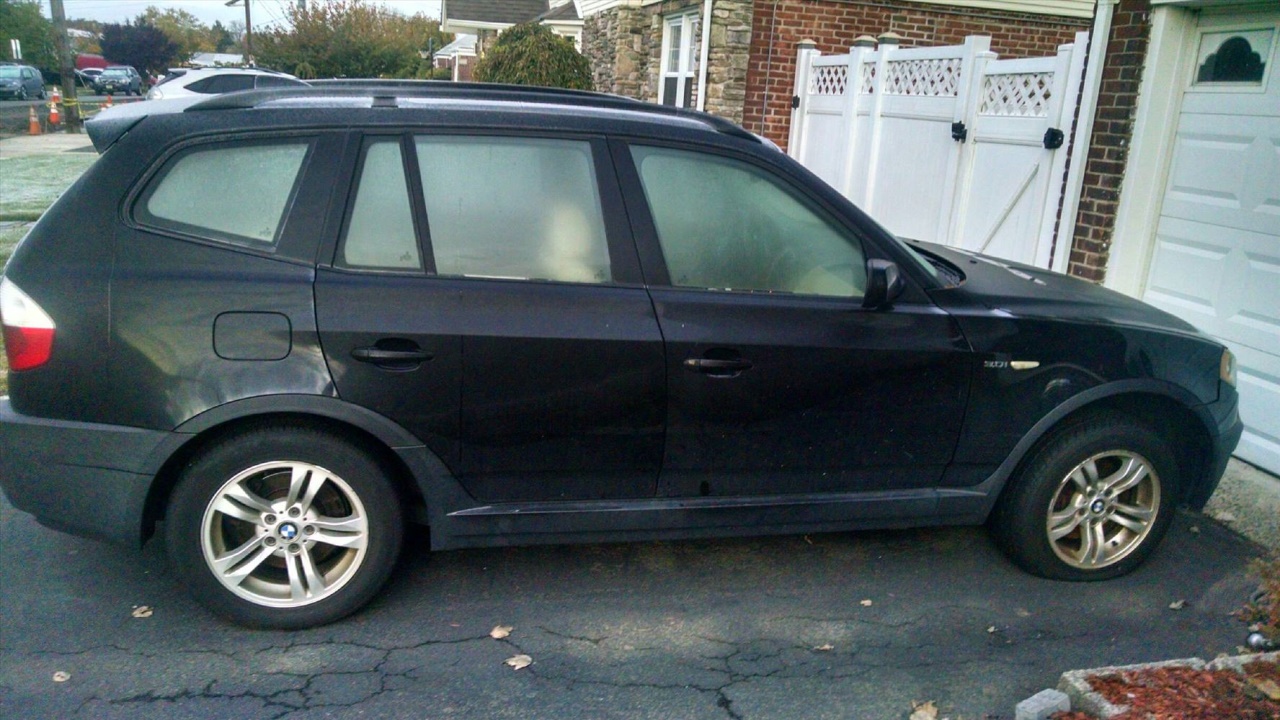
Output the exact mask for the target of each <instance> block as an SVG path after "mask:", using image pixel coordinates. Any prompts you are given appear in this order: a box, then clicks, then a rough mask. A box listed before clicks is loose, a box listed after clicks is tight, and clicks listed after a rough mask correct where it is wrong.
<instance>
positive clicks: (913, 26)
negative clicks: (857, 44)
mask: <svg viewBox="0 0 1280 720" xmlns="http://www.w3.org/2000/svg"><path fill="white" fill-rule="evenodd" d="M1090 24H1091V22H1090V21H1089V20H1086V19H1077V18H1055V17H1049V16H1037V15H1028V14H1024V13H1010V12H1001V11H987V10H979V9H972V8H962V9H956V8H948V7H944V6H938V5H927V4H923V3H917V2H907V1H906V0H878V1H875V0H755V14H754V20H753V25H752V33H751V59H750V65H749V67H748V70H747V89H746V102H745V108H744V112H743V124H744V125H745V126H746V127H747V129H748V130H752V131H754V132H758V133H760V134H761V135H764V136H765V137H767V138H769V139H770V140H773V141H774V142H776V143H778V145H780V146H782V147H783V148H784V149H785V148H786V142H787V135H788V133H789V132H790V128H791V94H792V89H793V88H792V85H793V84H794V82H795V73H796V45H797V43H799V42H800V41H801V40H806V39H807V40H813V41H814V42H816V43H817V45H818V49H819V50H821V51H822V52H823V53H824V54H843V53H847V52H848V51H849V46H850V45H851V44H852V43H853V39H854V38H856V37H857V36H859V35H872V36H875V35H879V34H880V33H883V32H888V31H892V32H896V33H898V34H899V35H902V45H901V46H902V47H915V46H931V45H958V44H960V43H962V42H964V39H965V37H967V36H969V35H989V36H991V49H992V50H993V51H995V52H996V53H998V54H999V55H1000V57H1002V58H1021V57H1040V56H1045V55H1053V54H1056V53H1057V50H1058V46H1059V45H1062V44H1065V43H1069V42H1072V41H1073V40H1074V39H1075V33H1076V32H1078V31H1080V30H1087V29H1088V28H1089V26H1090Z"/></svg>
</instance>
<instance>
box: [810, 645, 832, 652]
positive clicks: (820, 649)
mask: <svg viewBox="0 0 1280 720" xmlns="http://www.w3.org/2000/svg"><path fill="white" fill-rule="evenodd" d="M835 649H836V646H835V645H832V644H831V643H827V644H825V645H819V646H818V647H816V648H814V650H817V651H818V652H830V651H832V650H835Z"/></svg>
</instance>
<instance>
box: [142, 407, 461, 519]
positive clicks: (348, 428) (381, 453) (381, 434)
mask: <svg viewBox="0 0 1280 720" xmlns="http://www.w3.org/2000/svg"><path fill="white" fill-rule="evenodd" d="M281 422H284V423H290V424H296V425H301V426H307V427H312V428H316V429H320V430H324V431H328V432H333V433H337V434H341V435H343V436H344V437H346V438H348V439H351V440H352V441H354V442H356V443H358V444H360V445H361V446H363V447H364V448H365V449H366V450H368V451H369V452H370V453H371V454H372V455H373V456H374V457H375V458H376V459H377V460H378V462H379V463H381V464H382V465H383V466H384V467H385V468H386V470H387V474H388V476H389V477H390V478H391V479H392V481H393V482H394V483H395V486H396V491H397V493H398V494H399V495H400V497H401V499H402V501H403V502H404V503H405V505H404V508H405V515H406V517H408V518H410V519H411V520H414V521H421V522H425V520H426V506H427V505H426V492H425V488H426V487H428V485H429V483H430V482H431V481H432V480H433V479H435V478H433V477H431V476H432V475H435V474H437V473H438V472H442V471H444V466H443V464H442V463H439V461H438V460H436V462H434V463H430V462H429V463H422V462H412V463H411V462H408V461H406V457H405V456H406V455H409V456H414V455H421V454H425V455H427V456H431V451H430V450H428V449H427V448H426V447H424V446H423V444H422V442H421V441H419V440H418V439H417V438H415V437H414V436H413V435H411V434H410V433H409V432H408V431H407V430H405V429H404V428H402V427H400V426H399V425H398V424H396V423H395V422H393V421H391V420H389V419H387V418H386V417H383V416H382V415H379V414H377V413H374V412H372V411H370V410H368V409H366V408H362V407H360V406H358V405H352V404H351V403H348V402H345V401H343V400H339V399H337V398H327V397H321V396H313V395H275V396H265V397H256V398H250V399H246V400H239V401H235V402H231V403H227V404H225V405H220V406H218V407H216V408H213V409H210V410H207V411H205V412H203V413H201V414H199V415H197V416H195V417H193V418H191V419H189V420H187V421H186V422H184V423H183V424H182V425H179V426H178V427H177V428H175V430H174V432H173V434H172V435H171V436H170V438H171V440H170V441H169V442H166V443H162V444H161V446H160V447H158V448H157V449H156V451H155V452H153V453H152V455H151V457H150V458H149V462H148V466H149V467H148V470H149V472H150V474H152V475H153V477H154V479H153V480H152V482H151V486H150V488H149V489H148V491H147V497H146V501H145V503H144V505H143V513H142V526H141V528H140V533H141V535H140V539H141V540H142V541H143V542H145V541H146V540H147V538H149V537H151V535H153V534H154V533H155V525H156V523H157V522H158V521H159V520H161V519H163V518H164V514H165V509H166V506H167V504H168V502H169V497H170V496H171V495H172V493H173V489H174V487H175V486H176V485H177V482H178V480H179V478H180V477H181V475H182V471H183V469H184V468H186V467H187V465H188V464H189V463H190V462H191V461H192V459H193V458H195V457H196V456H197V455H199V454H200V453H201V452H202V451H203V450H204V449H205V448H207V447H210V446H211V445H213V444H215V443H217V442H219V441H220V440H222V439H224V438H226V437H229V436H231V435H234V434H237V433H240V432H243V431H245V430H247V429H249V428H252V427H257V426H261V425H263V424H266V423H281ZM406 451H407V452H406ZM433 459H434V458H433Z"/></svg>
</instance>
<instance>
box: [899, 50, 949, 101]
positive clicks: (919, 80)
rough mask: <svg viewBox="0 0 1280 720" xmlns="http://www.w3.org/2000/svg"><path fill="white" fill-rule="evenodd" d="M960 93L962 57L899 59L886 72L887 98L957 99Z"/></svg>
mask: <svg viewBox="0 0 1280 720" xmlns="http://www.w3.org/2000/svg"><path fill="white" fill-rule="evenodd" d="M959 90H960V58H938V59H933V60H896V61H891V62H890V63H889V67H888V69H887V70H886V71H885V78H884V92H885V94H886V95H916V96H923V97H955V96H956V95H957V94H958V93H959Z"/></svg>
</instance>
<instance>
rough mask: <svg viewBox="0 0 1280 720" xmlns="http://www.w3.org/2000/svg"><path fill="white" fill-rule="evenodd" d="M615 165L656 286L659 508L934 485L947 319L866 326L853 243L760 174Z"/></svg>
mask: <svg viewBox="0 0 1280 720" xmlns="http://www.w3.org/2000/svg"><path fill="white" fill-rule="evenodd" d="M630 159H632V160H633V161H634V168H635V171H636V175H635V177H636V178H637V180H638V182H639V183H640V184H641V185H642V186H643V190H644V192H643V194H644V196H645V197H646V198H647V200H648V203H647V205H648V210H649V212H648V213H641V214H643V215H645V216H646V217H651V219H652V223H653V226H652V228H649V229H648V230H647V231H644V232H643V234H653V235H656V241H657V244H658V245H659V247H660V251H661V257H660V261H661V262H662V263H663V265H664V266H665V268H664V271H663V272H662V274H664V275H665V276H666V279H667V280H669V282H665V283H662V285H661V286H657V285H655V286H653V287H651V291H650V294H651V295H652V297H653V300H654V306H655V309H656V311H657V315H658V321H659V323H660V325H661V327H662V332H663V336H664V337H665V339H666V357H667V377H668V393H669V399H670V402H669V412H668V420H667V423H668V428H667V437H668V440H667V449H666V456H665V460H664V464H663V475H662V481H661V484H660V492H661V493H663V494H667V495H675V496H688V495H776V494H794V493H829V492H863V491H889V490H901V489H912V488H915V489H918V488H926V487H933V486H936V485H937V484H938V481H939V478H940V477H941V474H942V470H943V468H944V467H945V465H946V464H947V463H948V462H949V461H950V459H951V455H952V452H953V450H954V448H955V444H956V439H957V437H958V433H959V428H960V423H961V420H962V418H963V413H964V406H965V400H966V392H967V385H968V377H969V365H968V362H969V354H968V353H967V352H965V344H964V341H963V338H962V337H961V335H960V332H959V330H958V328H957V327H956V325H955V323H954V322H953V321H952V320H951V318H950V317H949V316H948V315H947V314H946V313H944V312H942V311H940V310H938V309H937V308H935V307H934V306H932V305H929V304H927V303H923V304H899V305H898V306H896V307H894V308H892V309H889V310H865V309H863V308H862V307H861V300H862V294H863V291H864V289H865V284H866V278H865V260H866V253H865V251H864V248H863V244H862V242H861V241H860V240H859V239H858V238H857V237H856V236H855V235H854V233H852V232H851V231H850V230H849V229H847V228H845V227H844V226H843V225H841V224H840V223H838V222H836V221H834V219H832V218H830V217H828V216H827V215H826V214H825V213H824V212H822V211H821V210H820V209H818V208H817V206H816V205H815V204H814V203H812V202H811V201H809V200H807V199H806V198H805V197H804V196H803V194H802V193H800V192H799V191H798V190H797V189H796V188H794V187H793V186H791V185H790V184H789V183H788V182H787V181H785V180H783V179H782V178H780V177H777V176H775V175H773V174H772V173H771V172H770V171H768V170H766V169H764V168H762V167H759V166H756V165H754V164H751V163H748V162H744V161H742V160H739V159H734V158H730V157H724V156H720V155H714V154H709V153H703V152H698V151H692V150H685V149H676V148H663V147H645V146H632V147H631V150H630ZM649 269H650V268H649V265H646V273H649ZM651 279H652V278H651Z"/></svg>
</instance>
